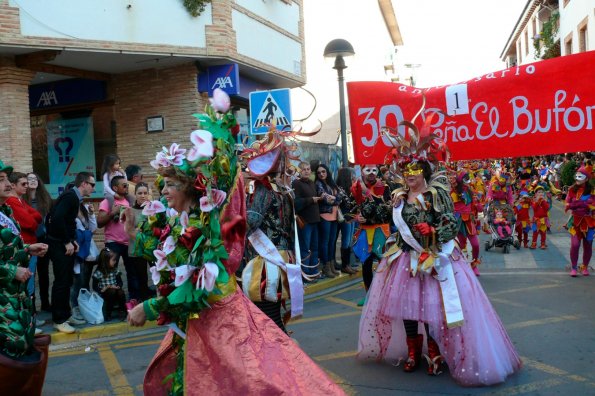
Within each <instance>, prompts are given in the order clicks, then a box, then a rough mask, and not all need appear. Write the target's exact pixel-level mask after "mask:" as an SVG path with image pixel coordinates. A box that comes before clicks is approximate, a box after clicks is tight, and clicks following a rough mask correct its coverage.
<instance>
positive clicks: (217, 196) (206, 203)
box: [200, 189, 227, 212]
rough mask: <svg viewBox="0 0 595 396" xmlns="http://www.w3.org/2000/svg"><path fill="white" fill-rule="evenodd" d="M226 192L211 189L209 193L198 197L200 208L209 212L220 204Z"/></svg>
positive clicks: (223, 200)
mask: <svg viewBox="0 0 595 396" xmlns="http://www.w3.org/2000/svg"><path fill="white" fill-rule="evenodd" d="M226 197H227V193H226V192H225V191H221V190H216V189H212V190H211V194H210V195H207V196H206V197H202V198H201V199H200V210H201V211H203V212H210V211H211V210H213V209H214V208H216V207H219V206H221V204H223V202H225V198H226Z"/></svg>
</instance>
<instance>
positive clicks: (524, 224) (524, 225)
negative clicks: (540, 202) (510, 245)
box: [514, 190, 531, 248]
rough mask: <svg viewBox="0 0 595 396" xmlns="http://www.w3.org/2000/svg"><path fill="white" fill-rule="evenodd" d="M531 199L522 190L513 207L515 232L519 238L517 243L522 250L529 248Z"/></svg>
mask: <svg viewBox="0 0 595 396" xmlns="http://www.w3.org/2000/svg"><path fill="white" fill-rule="evenodd" d="M530 209H531V197H530V196H529V193H528V192H527V191H526V190H522V191H521V192H520V194H519V200H518V201H517V203H516V205H515V206H514V214H515V215H516V220H517V221H516V225H515V226H516V232H517V236H518V238H519V243H522V244H523V247H524V248H528V247H529V231H530V230H531V214H530V213H529V210H530Z"/></svg>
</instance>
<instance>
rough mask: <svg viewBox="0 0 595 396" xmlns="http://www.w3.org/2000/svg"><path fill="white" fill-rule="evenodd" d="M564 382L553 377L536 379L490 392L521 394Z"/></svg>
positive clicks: (504, 395) (499, 394)
mask: <svg viewBox="0 0 595 396" xmlns="http://www.w3.org/2000/svg"><path fill="white" fill-rule="evenodd" d="M563 383H564V381H563V380H561V379H557V378H553V379H549V380H545V381H538V382H529V383H528V384H523V385H519V386H513V387H510V388H506V389H502V390H501V391H499V392H493V393H490V394H491V395H498V396H512V395H522V394H524V393H533V392H539V391H543V390H544V389H546V388H551V387H554V386H558V385H562V384H563Z"/></svg>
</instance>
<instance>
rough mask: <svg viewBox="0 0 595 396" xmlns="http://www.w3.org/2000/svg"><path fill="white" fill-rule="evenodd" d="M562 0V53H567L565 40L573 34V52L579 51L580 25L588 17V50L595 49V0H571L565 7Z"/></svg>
mask: <svg viewBox="0 0 595 396" xmlns="http://www.w3.org/2000/svg"><path fill="white" fill-rule="evenodd" d="M563 2H564V0H560V16H561V17H560V30H559V33H560V46H561V50H562V55H570V54H569V53H566V46H565V43H564V40H565V39H566V37H568V35H569V34H571V35H572V53H573V54H575V53H577V52H579V37H578V26H579V24H580V23H581V22H582V21H583V20H584V19H585V18H587V51H589V50H593V49H595V8H594V3H593V0H571V1H569V2H568V4H567V5H566V7H563Z"/></svg>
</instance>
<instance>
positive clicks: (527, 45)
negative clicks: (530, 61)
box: [525, 29, 529, 55]
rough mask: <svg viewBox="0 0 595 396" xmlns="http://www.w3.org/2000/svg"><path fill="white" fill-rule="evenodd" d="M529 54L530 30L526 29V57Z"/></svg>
mask: <svg viewBox="0 0 595 396" xmlns="http://www.w3.org/2000/svg"><path fill="white" fill-rule="evenodd" d="M528 54H529V29H525V55H528Z"/></svg>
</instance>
